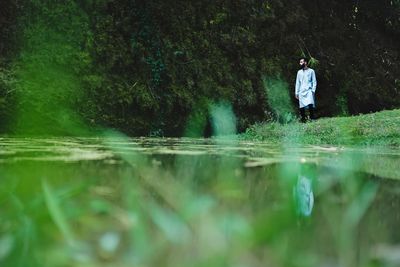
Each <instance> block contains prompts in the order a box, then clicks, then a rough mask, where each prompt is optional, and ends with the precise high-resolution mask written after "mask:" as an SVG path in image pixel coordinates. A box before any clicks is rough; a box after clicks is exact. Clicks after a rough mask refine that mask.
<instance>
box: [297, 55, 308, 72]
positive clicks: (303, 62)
mask: <svg viewBox="0 0 400 267" xmlns="http://www.w3.org/2000/svg"><path fill="white" fill-rule="evenodd" d="M299 64H300V68H302V69H304V68H307V66H308V59H307V58H305V57H301V58H300V59H299Z"/></svg>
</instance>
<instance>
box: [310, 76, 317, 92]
mask: <svg viewBox="0 0 400 267" xmlns="http://www.w3.org/2000/svg"><path fill="white" fill-rule="evenodd" d="M311 80H312V89H311V90H312V92H313V93H314V94H315V91H316V90H317V78H316V77H315V71H314V70H313V71H312V73H311Z"/></svg>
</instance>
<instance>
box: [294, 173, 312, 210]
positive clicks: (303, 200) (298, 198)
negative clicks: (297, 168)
mask: <svg viewBox="0 0 400 267" xmlns="http://www.w3.org/2000/svg"><path fill="white" fill-rule="evenodd" d="M293 197H294V202H295V205H296V211H297V213H298V214H299V215H301V216H306V217H308V216H310V215H311V212H312V209H313V206H314V193H313V190H312V179H311V176H310V175H309V174H308V175H307V172H300V174H299V175H298V177H297V181H296V183H295V184H294V187H293Z"/></svg>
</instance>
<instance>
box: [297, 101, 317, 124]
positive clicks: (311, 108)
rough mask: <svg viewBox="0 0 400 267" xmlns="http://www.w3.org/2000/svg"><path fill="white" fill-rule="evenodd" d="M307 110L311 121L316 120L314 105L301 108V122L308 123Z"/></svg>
mask: <svg viewBox="0 0 400 267" xmlns="http://www.w3.org/2000/svg"><path fill="white" fill-rule="evenodd" d="M306 108H307V109H308V112H309V113H310V120H315V117H314V105H313V104H310V105H308V106H307V107H304V108H300V115H301V122H306V120H307V119H306Z"/></svg>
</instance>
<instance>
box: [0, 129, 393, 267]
mask: <svg viewBox="0 0 400 267" xmlns="http://www.w3.org/2000/svg"><path fill="white" fill-rule="evenodd" d="M398 166H400V150H399V149H396V148H393V149H390V148H376V147H368V148H365V147H364V148H357V147H332V146H298V145H296V144H293V143H290V142H288V143H286V144H281V145H276V144H271V143H257V142H244V141H240V140H235V139H233V140H232V139H231V140H228V139H177V138H169V139H168V138H164V139H160V138H128V137H125V136H122V135H118V134H114V133H110V134H108V135H105V136H104V137H102V138H5V137H4V138H0V179H1V184H0V207H1V209H0V266H2V267H3V266H13V267H14V266H24V267H26V266H238V267H239V266H285V267H286V266H400V231H399V230H398V229H399V226H400V172H399V171H398Z"/></svg>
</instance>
